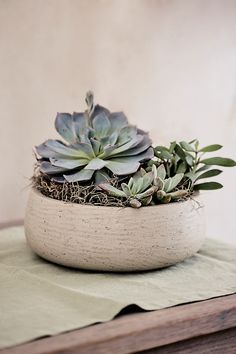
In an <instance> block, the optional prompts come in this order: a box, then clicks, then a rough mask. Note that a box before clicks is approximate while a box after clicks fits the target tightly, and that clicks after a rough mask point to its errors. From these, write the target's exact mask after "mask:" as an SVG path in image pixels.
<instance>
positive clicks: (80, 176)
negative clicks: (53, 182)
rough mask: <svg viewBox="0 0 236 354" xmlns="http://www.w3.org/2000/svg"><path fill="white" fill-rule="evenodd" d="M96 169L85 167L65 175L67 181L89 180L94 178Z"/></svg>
mask: <svg viewBox="0 0 236 354" xmlns="http://www.w3.org/2000/svg"><path fill="white" fill-rule="evenodd" d="M93 173H94V170H85V169H84V168H83V169H82V170H80V171H79V172H76V173H72V174H69V175H64V177H65V179H66V180H67V182H70V183H71V182H80V181H88V180H90V179H91V178H92V176H93Z"/></svg>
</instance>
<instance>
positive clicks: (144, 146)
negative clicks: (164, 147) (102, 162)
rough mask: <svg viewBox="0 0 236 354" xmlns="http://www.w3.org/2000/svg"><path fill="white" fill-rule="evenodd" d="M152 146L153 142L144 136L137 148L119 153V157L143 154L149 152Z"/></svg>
mask: <svg viewBox="0 0 236 354" xmlns="http://www.w3.org/2000/svg"><path fill="white" fill-rule="evenodd" d="M151 144H152V141H151V139H150V138H149V137H147V136H143V139H140V143H138V144H137V145H136V146H135V147H133V148H131V149H128V150H125V151H123V152H120V153H119V157H121V156H133V155H138V154H140V153H142V152H143V151H145V150H147V149H148V148H149V147H150V146H151Z"/></svg>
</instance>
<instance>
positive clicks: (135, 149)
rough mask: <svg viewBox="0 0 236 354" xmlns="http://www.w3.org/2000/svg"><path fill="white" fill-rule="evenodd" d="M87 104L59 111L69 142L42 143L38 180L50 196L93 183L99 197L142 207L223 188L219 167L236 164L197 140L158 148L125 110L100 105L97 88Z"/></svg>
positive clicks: (38, 150) (214, 147)
mask: <svg viewBox="0 0 236 354" xmlns="http://www.w3.org/2000/svg"><path fill="white" fill-rule="evenodd" d="M86 103H87V109H86V110H85V112H83V113H73V114H69V113H58V114H57V117H56V120H55V128H56V130H57V132H58V133H59V134H60V136H61V137H62V138H63V141H62V140H53V139H49V140H47V141H45V142H44V143H42V144H40V145H39V146H37V147H36V158H37V168H36V174H35V177H34V181H35V183H34V184H35V187H36V188H38V189H40V190H41V192H45V191H44V188H43V186H47V194H49V196H50V193H49V190H50V188H51V189H52V185H53V188H54V189H55V188H57V186H58V190H63V189H64V186H67V187H68V185H69V186H73V188H75V190H76V191H78V195H79V194H80V193H81V190H84V189H85V188H86V187H89V188H90V189H91V187H92V189H93V195H94V191H95V194H96V195H98V196H99V194H104V193H105V194H107V195H108V196H111V197H113V198H116V200H117V204H118V205H120V202H124V205H129V206H131V207H134V208H139V207H141V206H142V205H143V206H146V205H155V204H160V203H169V202H171V201H179V200H183V199H185V198H187V197H189V196H190V195H191V194H193V193H194V191H198V190H210V189H219V188H222V187H223V186H222V185H221V184H220V183H218V182H212V181H208V178H211V177H215V176H217V175H219V174H220V173H222V170H221V169H218V168H215V167H214V166H222V167H233V166H235V165H236V162H235V161H234V160H232V159H229V158H223V157H207V158H206V157H205V154H206V153H211V152H215V151H218V150H220V149H221V148H222V146H221V145H219V144H213V145H208V146H205V147H200V146H199V142H198V140H197V139H195V140H192V141H190V142H186V141H181V142H180V143H178V142H176V141H174V142H171V143H170V145H169V146H168V147H165V146H156V147H153V146H152V141H151V139H150V137H149V134H148V133H147V132H144V131H143V130H140V129H138V128H137V127H136V126H133V125H130V124H129V122H128V119H127V117H126V116H125V115H124V113H123V112H115V113H111V112H110V111H109V110H108V109H107V108H105V107H102V106H100V105H94V98H93V94H92V92H88V93H87V95H86ZM206 179H207V181H206V182H205V180H206ZM202 180H203V182H202ZM39 181H41V182H40V185H39ZM42 181H43V182H42ZM61 186H62V187H61ZM54 192H55V191H54ZM76 193H77V192H76ZM45 194H46V192H45ZM74 194H75V192H74ZM54 196H55V193H54V194H53V197H54ZM76 200H77V201H78V202H79V201H80V198H79V197H78V198H77V199H76ZM84 200H86V198H85V199H84ZM101 204H102V203H101Z"/></svg>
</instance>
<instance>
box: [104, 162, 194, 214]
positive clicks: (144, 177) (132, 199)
mask: <svg viewBox="0 0 236 354" xmlns="http://www.w3.org/2000/svg"><path fill="white" fill-rule="evenodd" d="M183 176H184V174H183V173H178V174H176V175H175V176H174V177H169V178H167V179H166V178H165V177H166V170H165V167H164V165H160V166H159V167H158V168H157V167H156V165H153V166H152V170H151V171H150V172H146V171H145V170H144V169H143V168H141V169H140V170H139V171H138V172H136V173H135V174H134V175H133V176H132V177H130V179H129V181H128V183H121V186H120V189H119V188H116V187H114V186H112V185H111V184H109V183H102V184H99V187H100V188H101V189H102V190H103V191H105V192H107V193H108V194H109V195H112V196H114V197H120V198H126V199H127V200H128V202H129V205H130V206H132V207H133V208H139V207H141V206H142V205H149V204H150V203H151V202H153V204H157V203H169V202H170V201H171V200H178V199H181V198H183V197H185V196H187V195H188V193H189V192H188V191H187V190H181V189H180V190H176V187H177V186H178V185H179V184H180V182H181V180H182V179H183Z"/></svg>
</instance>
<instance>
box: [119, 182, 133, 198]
mask: <svg viewBox="0 0 236 354" xmlns="http://www.w3.org/2000/svg"><path fill="white" fill-rule="evenodd" d="M121 188H122V190H123V192H124V193H125V195H126V196H127V197H130V196H131V190H130V188H129V186H128V184H126V183H121Z"/></svg>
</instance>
